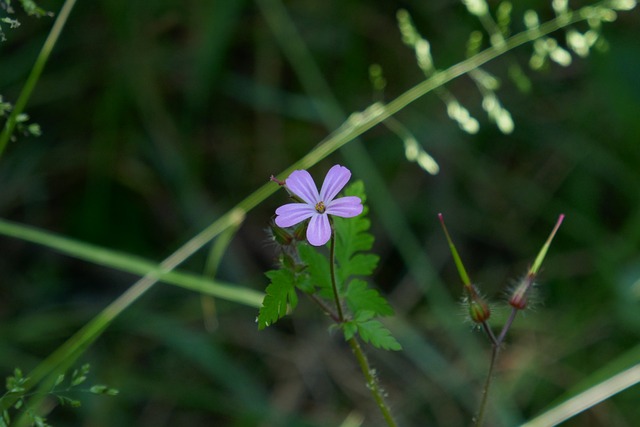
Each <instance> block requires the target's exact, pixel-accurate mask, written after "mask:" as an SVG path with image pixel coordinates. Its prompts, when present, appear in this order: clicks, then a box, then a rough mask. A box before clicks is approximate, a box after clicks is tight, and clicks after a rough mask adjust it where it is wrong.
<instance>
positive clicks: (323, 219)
mask: <svg viewBox="0 0 640 427" xmlns="http://www.w3.org/2000/svg"><path fill="white" fill-rule="evenodd" d="M330 237H331V224H329V218H328V217H327V215H326V214H323V215H315V216H312V217H311V221H309V226H308V227H307V240H308V241H309V243H310V244H311V245H313V246H322V245H324V244H325V243H327V242H328V241H329V238H330Z"/></svg>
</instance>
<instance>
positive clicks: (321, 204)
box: [316, 201, 326, 213]
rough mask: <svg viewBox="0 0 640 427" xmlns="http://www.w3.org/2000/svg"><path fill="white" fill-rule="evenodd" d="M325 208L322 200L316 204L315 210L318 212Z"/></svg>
mask: <svg viewBox="0 0 640 427" xmlns="http://www.w3.org/2000/svg"><path fill="white" fill-rule="evenodd" d="M325 209H326V208H325V207H324V202H322V201H320V202H318V203H317V204H316V211H317V212H318V213H324V211H325Z"/></svg>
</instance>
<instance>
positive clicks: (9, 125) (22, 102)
mask: <svg viewBox="0 0 640 427" xmlns="http://www.w3.org/2000/svg"><path fill="white" fill-rule="evenodd" d="M75 3H76V0H66V1H65V2H64V4H63V5H62V8H61V9H60V12H59V13H58V17H57V18H56V20H55V22H54V23H53V27H51V31H49V35H48V36H47V39H46V40H45V41H44V44H43V45H42V49H40V53H39V54H38V57H37V58H36V62H35V63H34V64H33V68H31V73H30V74H29V77H27V81H26V82H25V84H24V86H23V87H22V91H21V92H20V95H19V96H18V100H17V101H16V104H15V105H14V106H13V110H12V111H11V114H10V115H9V117H8V118H7V122H6V123H5V125H4V128H3V129H2V133H0V158H1V157H2V153H3V152H4V150H5V148H6V147H7V144H8V143H9V141H10V140H11V135H12V134H13V131H14V129H15V127H16V124H17V123H18V117H19V116H20V114H22V113H23V111H24V109H25V107H26V106H27V102H28V101H29V98H31V93H32V92H33V89H34V88H35V87H36V84H37V83H38V80H39V79H40V75H41V74H42V70H44V66H45V65H46V63H47V60H48V59H49V55H50V54H51V51H52V50H53V47H54V46H55V45H56V42H57V41H58V37H60V33H62V29H63V28H64V25H65V24H66V23H67V19H68V18H69V15H70V14H71V10H72V9H73V6H74V5H75Z"/></svg>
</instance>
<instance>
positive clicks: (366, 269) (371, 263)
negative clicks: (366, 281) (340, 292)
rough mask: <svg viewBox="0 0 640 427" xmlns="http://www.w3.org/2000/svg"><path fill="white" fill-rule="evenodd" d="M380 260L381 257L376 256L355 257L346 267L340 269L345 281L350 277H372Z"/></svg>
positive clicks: (359, 255) (362, 255)
mask: <svg viewBox="0 0 640 427" xmlns="http://www.w3.org/2000/svg"><path fill="white" fill-rule="evenodd" d="M379 260H380V257H379V256H378V255H375V254H357V255H354V256H353V257H352V258H351V259H350V260H349V262H348V263H347V264H346V265H343V266H342V267H341V268H340V274H341V276H344V279H347V278H349V277H350V276H371V275H372V274H373V271H374V270H375V269H376V267H377V266H378V261H379Z"/></svg>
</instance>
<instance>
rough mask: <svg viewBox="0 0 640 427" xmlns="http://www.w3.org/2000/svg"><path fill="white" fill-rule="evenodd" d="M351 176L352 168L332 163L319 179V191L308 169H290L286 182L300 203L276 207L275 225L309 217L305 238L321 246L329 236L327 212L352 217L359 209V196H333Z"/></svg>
mask: <svg viewBox="0 0 640 427" xmlns="http://www.w3.org/2000/svg"><path fill="white" fill-rule="evenodd" d="M349 178H351V171H350V170H349V169H347V168H345V167H344V166H340V165H335V166H334V167H332V168H331V169H329V172H327V176H326V177H325V179H324V182H323V183H322V188H321V189H320V193H319V194H318V188H317V187H316V183H315V182H314V181H313V178H311V175H310V174H309V172H307V171H305V170H297V171H293V172H292V173H291V175H289V178H287V179H286V180H285V184H286V186H287V188H288V189H289V191H290V192H291V193H293V195H295V196H297V197H298V198H300V199H301V200H302V201H303V203H289V204H286V205H283V206H280V207H279V208H278V209H276V215H277V216H276V220H275V221H276V225H277V226H278V227H291V226H293V225H296V224H298V223H300V222H302V221H304V220H306V219H309V218H311V220H310V221H309V226H308V227H307V240H308V241H309V243H310V244H312V245H313V246H322V245H324V244H325V243H327V242H328V241H329V238H330V237H331V224H330V223H329V215H335V216H340V217H343V218H352V217H354V216H358V215H360V214H361V213H362V209H363V206H362V200H360V197H356V196H347V197H341V198H339V199H335V197H336V195H337V194H338V193H339V192H340V190H342V189H343V188H344V186H345V185H346V184H347V182H348V181H349Z"/></svg>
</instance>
